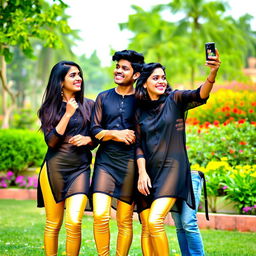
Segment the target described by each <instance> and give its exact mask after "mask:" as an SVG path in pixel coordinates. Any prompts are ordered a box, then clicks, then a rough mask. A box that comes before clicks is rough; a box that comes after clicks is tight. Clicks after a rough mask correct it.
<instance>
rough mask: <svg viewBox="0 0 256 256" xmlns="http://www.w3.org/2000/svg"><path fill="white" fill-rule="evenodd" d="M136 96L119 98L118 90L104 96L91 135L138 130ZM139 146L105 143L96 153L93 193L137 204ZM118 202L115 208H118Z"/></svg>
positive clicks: (101, 96)
mask: <svg viewBox="0 0 256 256" xmlns="http://www.w3.org/2000/svg"><path fill="white" fill-rule="evenodd" d="M135 110H136V101H135V96H134V94H133V95H125V96H122V95H120V94H118V93H117V92H116V91H115V89H114V88H113V89H110V90H107V91H104V92H102V93H100V94H99V95H98V97H97V99H96V101H95V106H94V110H93V114H92V120H91V132H92V134H93V135H94V136H95V135H97V134H98V133H99V132H101V131H102V130H124V129H130V130H135ZM135 167H136V163H135V146H134V145H126V144H125V143H124V142H116V141H113V140H109V141H101V142H100V146H99V148H98V151H97V153H96V160H95V165H94V173H93V178H92V193H95V192H100V193H104V194H107V195H110V196H111V197H113V198H116V199H118V200H121V201H123V202H126V203H128V204H132V203H133V200H134V198H133V194H134V185H135ZM115 203H116V202H115V201H113V202H112V206H113V207H115V206H116V205H115Z"/></svg>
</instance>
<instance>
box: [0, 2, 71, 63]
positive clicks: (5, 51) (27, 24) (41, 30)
mask: <svg viewBox="0 0 256 256" xmlns="http://www.w3.org/2000/svg"><path fill="white" fill-rule="evenodd" d="M66 7H67V6H66V5H65V4H64V3H63V2H62V1H59V4H57V3H54V4H52V5H50V4H48V3H47V2H46V1H43V0H39V1H38V0H28V1H16V0H9V1H6V0H4V1H3V3H1V6H0V13H1V21H0V27H1V30H0V46H1V47H0V55H4V56H5V58H6V60H7V61H10V60H11V58H12V53H11V49H10V46H17V45H18V46H19V47H20V49H22V51H23V52H24V53H25V55H26V56H29V57H32V56H33V47H32V43H31V39H33V38H34V39H35V38H37V39H40V40H42V41H43V42H44V45H45V46H48V47H51V48H56V47H60V46H61V44H62V43H61V41H60V40H59V37H58V36H57V35H56V33H54V31H53V29H54V28H56V27H58V28H59V29H60V30H61V31H62V32H63V33H69V32H70V27H69V26H68V24H67V22H66V21H65V20H63V19H61V14H62V13H63V9H64V8H66Z"/></svg>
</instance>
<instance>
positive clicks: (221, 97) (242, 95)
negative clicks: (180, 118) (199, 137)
mask: <svg viewBox="0 0 256 256" xmlns="http://www.w3.org/2000/svg"><path fill="white" fill-rule="evenodd" d="M233 121H249V122H251V123H254V124H255V121H256V94H255V92H253V91H246V90H244V91H239V92H238V91H234V90H223V89H222V90H218V91H217V92H214V93H212V95H211V97H210V98H209V100H208V102H207V104H206V105H204V106H201V107H199V108H195V109H193V110H191V111H190V112H189V118H188V119H187V122H188V123H189V124H193V125H195V124H201V125H207V124H208V123H211V124H214V123H215V124H220V123H222V124H224V125H226V124H228V123H230V122H233Z"/></svg>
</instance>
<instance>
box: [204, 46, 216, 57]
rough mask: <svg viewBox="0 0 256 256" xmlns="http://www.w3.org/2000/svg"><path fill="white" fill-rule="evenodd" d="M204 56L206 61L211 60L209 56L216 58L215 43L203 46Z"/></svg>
mask: <svg viewBox="0 0 256 256" xmlns="http://www.w3.org/2000/svg"><path fill="white" fill-rule="evenodd" d="M205 56H206V60H211V59H209V56H216V51H215V43H213V42H211V43H206V44H205Z"/></svg>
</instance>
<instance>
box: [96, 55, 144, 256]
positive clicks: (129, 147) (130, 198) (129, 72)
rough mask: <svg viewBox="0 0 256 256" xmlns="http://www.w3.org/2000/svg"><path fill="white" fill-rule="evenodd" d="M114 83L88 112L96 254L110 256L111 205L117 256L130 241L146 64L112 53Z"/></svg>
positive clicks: (139, 58) (125, 250)
mask: <svg viewBox="0 0 256 256" xmlns="http://www.w3.org/2000/svg"><path fill="white" fill-rule="evenodd" d="M112 60H113V61H116V67H115V69H114V82H115V84H116V85H117V87H115V88H112V89H110V90H107V91H104V92H101V93H100V94H99V95H98V97H97V99H96V103H95V107H94V111H93V114H92V125H91V131H92V134H93V135H94V136H95V137H96V138H97V139H98V140H100V147H99V149H98V151H97V154H96V161H95V167H94V174H93V179H92V192H93V213H94V238H95V242H96V247H97V251H98V255H109V244H110V231H109V219H110V208H111V205H112V206H113V207H115V208H116V209H117V213H116V217H117V224H118V238H117V248H116V255H122V256H123V255H128V252H129V249H130V245H131V242H132V236H133V230H132V214H133V208H134V191H135V188H136V185H137V183H136V182H137V181H136V180H135V170H136V168H135V166H136V162H135V159H134V156H135V147H134V142H135V132H134V130H135V116H134V115H135V110H136V101H135V96H134V93H135V90H134V87H133V85H134V82H135V81H136V79H137V78H138V77H139V75H140V71H141V68H142V66H143V64H144V57H143V55H142V54H140V53H137V52H136V51H132V50H123V51H118V52H116V53H115V54H114V55H113V57H112Z"/></svg>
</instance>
